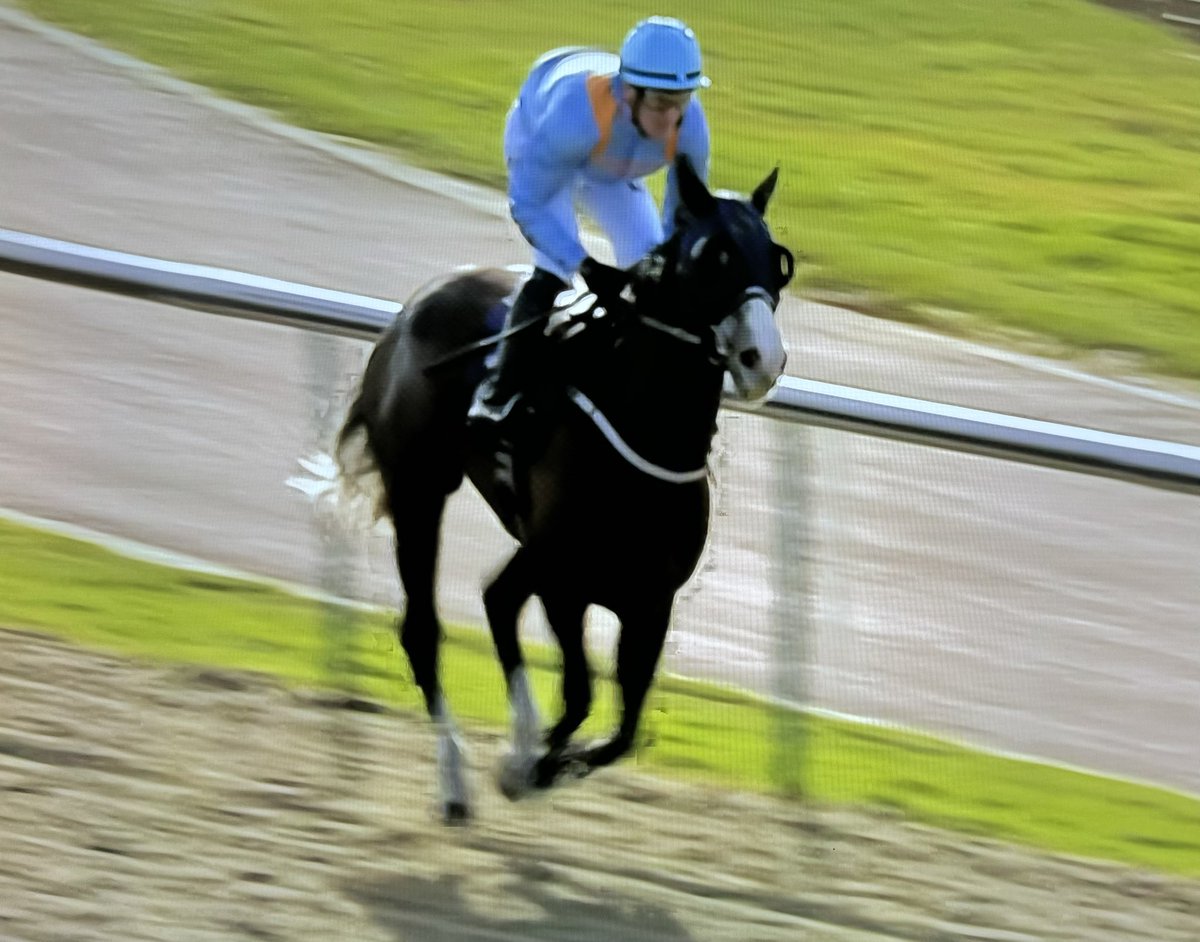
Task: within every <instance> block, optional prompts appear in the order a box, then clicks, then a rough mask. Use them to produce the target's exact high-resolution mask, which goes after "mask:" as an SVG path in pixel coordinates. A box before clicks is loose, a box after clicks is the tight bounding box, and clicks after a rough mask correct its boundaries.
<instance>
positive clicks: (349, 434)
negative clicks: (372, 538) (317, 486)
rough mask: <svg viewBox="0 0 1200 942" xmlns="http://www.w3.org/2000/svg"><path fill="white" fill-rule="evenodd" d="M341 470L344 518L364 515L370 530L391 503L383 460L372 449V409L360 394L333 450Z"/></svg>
mask: <svg viewBox="0 0 1200 942" xmlns="http://www.w3.org/2000/svg"><path fill="white" fill-rule="evenodd" d="M333 456H334V461H335V462H336V466H337V477H336V483H337V490H338V498H337V503H338V504H339V506H340V507H341V509H342V511H343V513H344V514H347V515H349V516H351V517H357V516H358V515H360V514H362V515H363V516H366V517H367V519H366V520H364V521H363V522H364V523H366V525H367V526H370V525H372V524H374V523H376V522H377V521H378V520H379V519H380V518H381V517H382V516H383V515H384V513H385V512H386V509H387V500H386V494H385V493H384V489H383V477H382V475H381V474H380V471H379V460H378V458H377V457H376V455H375V450H374V449H373V448H372V447H371V433H370V425H369V424H368V409H367V404H366V402H364V397H363V394H362V392H361V391H360V392H359V394H358V397H357V398H356V399H355V400H354V404H353V405H351V406H350V410H349V412H347V413H346V419H345V421H344V422H343V423H342V427H341V430H340V431H339V432H338V435H337V439H336V441H335V443H334V447H333Z"/></svg>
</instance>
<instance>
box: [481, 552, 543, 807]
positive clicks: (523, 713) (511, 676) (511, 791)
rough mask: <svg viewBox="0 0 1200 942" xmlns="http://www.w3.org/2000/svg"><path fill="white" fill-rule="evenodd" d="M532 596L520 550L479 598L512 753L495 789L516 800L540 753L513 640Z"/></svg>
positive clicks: (534, 713)
mask: <svg viewBox="0 0 1200 942" xmlns="http://www.w3.org/2000/svg"><path fill="white" fill-rule="evenodd" d="M532 594H533V586H532V583H531V581H530V572H529V565H528V557H527V555H526V552H525V550H524V549H518V550H517V552H516V553H515V554H514V555H513V557H512V559H510V560H509V561H508V564H507V565H506V566H505V567H504V568H503V569H502V570H501V571H500V574H499V575H498V576H496V578H495V579H493V580H492V582H491V584H490V585H489V586H488V587H487V589H485V590H484V593H483V605H484V609H485V611H486V612H487V619H488V626H489V627H490V628H491V631H492V642H493V643H494V644H495V646H496V656H497V657H498V658H499V660H500V667H501V669H502V670H503V671H504V680H505V683H506V684H507V687H508V706H509V712H510V714H511V717H512V747H511V749H510V751H509V753H508V755H507V756H505V758H504V761H503V764H502V765H501V768H500V775H499V786H500V790H501V791H502V792H503V793H504V794H505V796H506V797H508V798H511V799H514V800H515V799H517V798H520V797H521V796H522V795H523V794H524V793H525V792H526V791H528V789H529V786H530V783H531V780H532V772H533V768H534V766H535V765H536V763H537V760H538V757H539V754H540V748H541V735H542V730H541V726H542V721H541V716H540V714H539V713H538V708H537V702H536V701H535V700H534V696H533V688H532V687H531V686H530V683H529V677H528V675H527V674H526V672H525V659H524V657H523V656H522V654H521V643H520V639H519V638H518V636H517V623H518V619H519V617H520V614H521V608H522V607H523V606H524V605H525V603H526V602H527V601H528V600H529V597H530V596H531V595H532Z"/></svg>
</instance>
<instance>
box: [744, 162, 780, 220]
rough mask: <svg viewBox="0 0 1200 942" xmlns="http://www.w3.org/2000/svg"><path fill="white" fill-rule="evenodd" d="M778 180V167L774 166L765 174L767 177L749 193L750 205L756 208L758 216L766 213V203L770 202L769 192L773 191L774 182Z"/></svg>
mask: <svg viewBox="0 0 1200 942" xmlns="http://www.w3.org/2000/svg"><path fill="white" fill-rule="evenodd" d="M778 180H779V168H778V167H776V168H775V169H774V170H772V171H771V172H770V173H769V174H767V179H765V180H763V182H762V183H760V184H759V185H758V188H757V189H755V191H754V192H753V193H752V194H751V195H750V205H751V206H753V207H754V208H755V209H757V210H758V214H759V215H760V216H765V215H766V214H767V203H769V202H771V194H772V193H774V192H775V184H776V182H778Z"/></svg>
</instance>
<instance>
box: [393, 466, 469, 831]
mask: <svg viewBox="0 0 1200 942" xmlns="http://www.w3.org/2000/svg"><path fill="white" fill-rule="evenodd" d="M387 491H388V504H389V508H390V510H391V515H392V521H393V523H394V524H395V529H396V566H397V569H398V570H399V573H400V582H401V583H402V584H403V586H404V594H405V607H404V615H403V616H402V618H401V620H400V624H399V626H398V633H399V635H400V645H401V647H403V648H404V653H405V654H407V655H408V662H409V664H410V665H411V667H412V672H413V679H414V680H415V681H416V684H417V686H418V687H419V688H420V689H421V693H422V694H423V695H424V697H425V706H426V708H427V709H428V711H429V716H430V718H432V720H433V722H434V725H435V726H436V728H437V736H438V752H437V765H438V786H439V793H440V798H441V803H442V816H443V820H445V821H446V823H447V824H456V823H461V822H464V821H466V820H468V819H469V818H470V816H471V803H470V794H469V792H468V789H467V781H466V768H465V766H466V760H465V756H464V750H463V746H462V741H461V739H460V738H459V735H458V730H457V728H456V727H455V725H454V718H453V717H452V716H451V714H450V708H449V706H448V705H447V703H446V698H445V696H444V695H443V693H442V686H441V681H440V680H439V674H438V654H439V647H440V644H441V640H442V625H441V622H440V621H439V620H438V616H437V604H436V601H435V595H434V593H435V578H436V573H437V555H438V539H439V534H440V531H441V525H442V512H443V510H444V509H445V506H446V495H445V494H444V493H443V492H442V491H441V490H440V489H439V488H436V487H432V486H425V487H418V486H413V485H412V484H411V483H410V482H400V481H395V480H393V481H391V482H390V483H389V486H388V488H387Z"/></svg>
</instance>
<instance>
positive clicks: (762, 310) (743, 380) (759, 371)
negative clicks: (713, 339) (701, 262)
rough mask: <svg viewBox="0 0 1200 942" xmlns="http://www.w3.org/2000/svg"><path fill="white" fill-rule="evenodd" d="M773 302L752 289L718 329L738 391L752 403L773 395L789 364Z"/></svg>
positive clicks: (765, 295)
mask: <svg viewBox="0 0 1200 942" xmlns="http://www.w3.org/2000/svg"><path fill="white" fill-rule="evenodd" d="M773 302H774V299H772V298H771V297H770V295H768V294H767V293H766V292H765V291H762V290H761V289H751V290H750V291H748V292H746V294H745V296H744V297H743V298H742V301H741V303H740V304H739V305H738V308H737V310H736V311H734V313H733V314H731V315H730V316H729V317H727V318H726V319H725V320H724V321H722V322H721V324H720V325H718V327H717V333H718V335H719V336H720V340H721V345H722V347H723V349H724V351H725V355H726V366H727V368H728V370H729V375H730V377H731V378H732V379H733V384H734V387H735V388H736V389H737V393H738V395H739V396H740V397H741V398H742V399H746V400H749V401H754V400H757V399H761V398H763V397H764V396H765V395H766V394H767V393H769V392H770V391H771V388H772V387H773V386H774V385H775V381H776V380H778V379H779V377H780V376H781V375H782V374H783V368H784V366H785V365H786V364H787V351H786V350H785V349H784V347H783V338H782V337H780V335H779V328H778V327H777V326H776V324H775V304H774V303H773Z"/></svg>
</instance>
